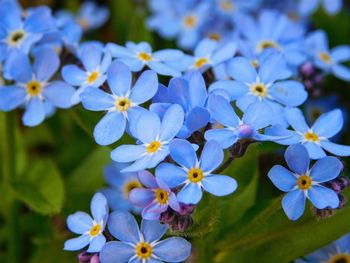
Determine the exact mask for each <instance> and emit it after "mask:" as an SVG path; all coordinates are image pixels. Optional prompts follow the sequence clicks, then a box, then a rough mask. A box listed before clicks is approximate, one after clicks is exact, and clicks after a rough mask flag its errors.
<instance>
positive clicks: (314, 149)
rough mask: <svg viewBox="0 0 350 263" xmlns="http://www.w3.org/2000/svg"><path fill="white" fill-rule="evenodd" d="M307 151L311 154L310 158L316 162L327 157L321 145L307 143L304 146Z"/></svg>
mask: <svg viewBox="0 0 350 263" xmlns="http://www.w3.org/2000/svg"><path fill="white" fill-rule="evenodd" d="M303 145H304V146H305V148H306V149H307V151H308V152H309V156H310V158H311V159H313V160H316V159H320V158H323V157H326V153H325V152H324V150H323V149H322V148H321V146H320V145H318V144H316V143H313V142H307V143H304V144H303Z"/></svg>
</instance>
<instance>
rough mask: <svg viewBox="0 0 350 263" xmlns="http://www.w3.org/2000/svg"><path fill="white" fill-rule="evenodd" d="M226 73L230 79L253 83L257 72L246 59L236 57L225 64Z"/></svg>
mask: <svg viewBox="0 0 350 263" xmlns="http://www.w3.org/2000/svg"><path fill="white" fill-rule="evenodd" d="M227 71H228V73H229V74H230V76H231V77H233V78H234V79H235V80H238V81H241V82H244V83H245V82H247V83H252V82H255V80H256V76H257V72H256V70H255V68H254V67H253V65H252V63H251V61H250V60H249V59H247V58H243V57H236V58H234V59H232V60H231V61H230V62H228V64H227Z"/></svg>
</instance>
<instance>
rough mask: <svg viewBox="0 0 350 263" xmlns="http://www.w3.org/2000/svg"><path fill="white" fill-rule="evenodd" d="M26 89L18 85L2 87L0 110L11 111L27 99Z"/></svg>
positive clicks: (0, 90)
mask: <svg viewBox="0 0 350 263" xmlns="http://www.w3.org/2000/svg"><path fill="white" fill-rule="evenodd" d="M26 95H27V93H26V91H25V89H23V88H21V87H17V86H7V87H3V88H0V110H2V111H11V110H13V109H15V108H17V107H18V106H20V105H21V104H23V103H24V102H25V100H26Z"/></svg>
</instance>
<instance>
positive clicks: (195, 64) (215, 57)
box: [170, 39, 237, 72]
mask: <svg viewBox="0 0 350 263" xmlns="http://www.w3.org/2000/svg"><path fill="white" fill-rule="evenodd" d="M236 50H237V45H236V44H235V43H233V42H229V43H221V42H217V41H214V40H211V39H203V40H202V41H201V42H199V44H198V45H197V46H196V48H195V50H194V56H190V55H186V56H184V58H183V59H182V60H180V61H175V62H173V63H171V64H170V65H173V66H174V67H175V68H178V69H179V70H180V71H189V70H200V71H202V72H204V71H205V70H207V69H209V68H210V67H214V66H217V65H218V64H220V63H223V62H225V61H227V60H228V59H230V58H232V57H233V56H234V54H235V53H236Z"/></svg>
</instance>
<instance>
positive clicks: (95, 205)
mask: <svg viewBox="0 0 350 263" xmlns="http://www.w3.org/2000/svg"><path fill="white" fill-rule="evenodd" d="M90 209H91V214H92V216H93V218H94V220H95V221H96V222H97V223H100V222H101V221H102V220H103V222H104V223H106V219H107V217H108V204H107V199H106V197H105V196H104V195H103V194H101V193H96V194H95V195H94V196H93V198H92V200H91V206H90Z"/></svg>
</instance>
